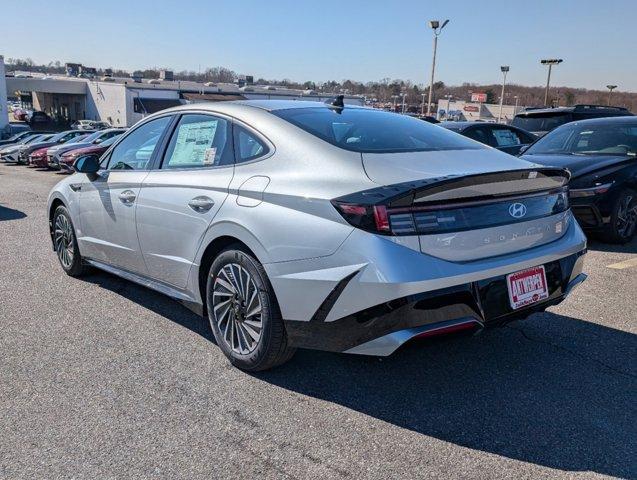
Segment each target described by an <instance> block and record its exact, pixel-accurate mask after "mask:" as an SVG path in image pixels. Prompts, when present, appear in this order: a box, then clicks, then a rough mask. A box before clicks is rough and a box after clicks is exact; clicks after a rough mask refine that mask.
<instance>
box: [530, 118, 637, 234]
mask: <svg viewBox="0 0 637 480" xmlns="http://www.w3.org/2000/svg"><path fill="white" fill-rule="evenodd" d="M522 158H524V159H525V160H529V161H531V162H534V163H538V164H542V165H551V166H558V167H564V168H568V169H569V170H570V172H571V174H572V180H571V188H570V192H569V196H570V202H571V208H572V210H573V213H574V214H575V217H576V218H577V220H578V221H579V223H580V225H581V226H582V227H583V228H584V229H586V230H587V231H589V232H591V233H594V234H597V235H598V236H600V237H601V238H602V239H603V240H605V241H607V242H612V243H627V242H629V241H630V240H632V239H633V238H634V236H635V232H636V230H637V118H636V117H621V118H618V117H615V118H600V119H595V120H584V121H581V122H573V123H569V124H567V125H563V126H561V127H559V128H556V129H555V130H553V131H552V132H550V133H548V134H547V135H546V136H544V137H542V138H541V139H540V140H538V141H537V143H535V144H534V145H532V146H531V147H530V148H529V149H528V150H526V151H525V152H524V155H523V156H522Z"/></svg>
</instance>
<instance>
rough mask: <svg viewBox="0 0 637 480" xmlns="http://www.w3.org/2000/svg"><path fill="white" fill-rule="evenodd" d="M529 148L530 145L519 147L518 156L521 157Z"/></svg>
mask: <svg viewBox="0 0 637 480" xmlns="http://www.w3.org/2000/svg"><path fill="white" fill-rule="evenodd" d="M530 146H531V145H524V146H523V147H521V148H520V151H519V152H518V155H522V154H523V153H524V152H526V151H527V150H528V149H529V147H530Z"/></svg>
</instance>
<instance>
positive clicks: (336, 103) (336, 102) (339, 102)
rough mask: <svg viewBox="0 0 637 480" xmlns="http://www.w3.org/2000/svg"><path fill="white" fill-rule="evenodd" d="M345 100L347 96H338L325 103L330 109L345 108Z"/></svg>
mask: <svg viewBox="0 0 637 480" xmlns="http://www.w3.org/2000/svg"><path fill="white" fill-rule="evenodd" d="M344 98H345V95H336V96H335V97H334V98H330V99H328V100H326V101H325V103H326V104H327V105H329V106H330V107H334V108H344V107H345V102H343V99H344Z"/></svg>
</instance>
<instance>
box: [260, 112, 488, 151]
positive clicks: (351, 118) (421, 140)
mask: <svg viewBox="0 0 637 480" xmlns="http://www.w3.org/2000/svg"><path fill="white" fill-rule="evenodd" d="M272 114H274V115H276V116H278V117H280V118H282V119H283V120H286V121H288V122H290V123H291V124H293V125H295V126H297V127H299V128H301V129H303V130H305V131H306V132H308V133H311V134H312V135H314V136H316V137H318V138H321V139H322V140H325V141H326V142H329V143H331V144H332V145H335V146H337V147H340V148H343V149H345V150H350V151H354V152H361V153H364V152H367V153H392V152H427V151H438V150H477V149H480V148H485V147H482V146H481V145H478V144H476V143H474V142H472V141H470V140H468V139H466V138H464V137H462V136H460V135H457V134H455V133H453V132H450V131H449V130H447V129H445V128H442V127H438V126H436V125H432V124H430V123H428V122H424V121H422V120H419V119H416V118H412V117H409V116H406V115H398V114H395V113H390V112H384V111H381V110H373V109H366V108H353V107H350V108H348V107H347V106H346V107H345V108H343V109H333V108H327V107H310V108H292V109H286V110H275V111H273V112H272Z"/></svg>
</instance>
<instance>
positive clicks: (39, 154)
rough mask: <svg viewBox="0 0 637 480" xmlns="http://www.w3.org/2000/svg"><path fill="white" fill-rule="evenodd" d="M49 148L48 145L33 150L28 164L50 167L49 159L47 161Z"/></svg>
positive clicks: (30, 165)
mask: <svg viewBox="0 0 637 480" xmlns="http://www.w3.org/2000/svg"><path fill="white" fill-rule="evenodd" d="M47 150H48V147H44V148H38V149H37V150H34V151H33V152H31V155H29V161H28V162H27V164H28V166H29V167H40V168H43V167H44V168H46V167H48V165H47V161H46V151H47Z"/></svg>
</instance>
